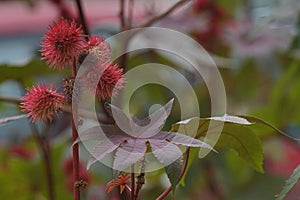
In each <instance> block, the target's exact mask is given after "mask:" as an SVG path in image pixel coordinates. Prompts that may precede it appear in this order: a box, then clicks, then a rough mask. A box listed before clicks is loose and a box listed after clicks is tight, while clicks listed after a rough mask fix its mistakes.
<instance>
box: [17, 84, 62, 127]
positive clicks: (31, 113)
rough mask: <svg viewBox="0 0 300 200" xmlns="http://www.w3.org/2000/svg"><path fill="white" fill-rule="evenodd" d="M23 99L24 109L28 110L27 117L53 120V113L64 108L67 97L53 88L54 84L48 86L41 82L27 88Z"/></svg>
mask: <svg viewBox="0 0 300 200" xmlns="http://www.w3.org/2000/svg"><path fill="white" fill-rule="evenodd" d="M21 101H22V102H21V109H22V111H23V112H27V117H29V118H30V120H31V121H32V122H36V121H37V120H42V121H43V122H46V121H50V122H51V121H52V120H53V115H54V114H56V113H58V112H60V111H61V109H62V108H63V105H64V102H65V98H64V96H63V95H62V94H60V93H58V92H57V91H56V90H54V89H53V85H52V86H46V85H45V84H43V83H41V84H36V85H34V86H33V87H32V88H30V89H27V93H26V95H25V96H23V97H22V98H21Z"/></svg>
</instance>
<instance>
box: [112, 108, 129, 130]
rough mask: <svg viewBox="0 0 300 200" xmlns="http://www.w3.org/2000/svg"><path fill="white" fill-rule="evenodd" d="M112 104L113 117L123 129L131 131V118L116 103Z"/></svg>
mask: <svg viewBox="0 0 300 200" xmlns="http://www.w3.org/2000/svg"><path fill="white" fill-rule="evenodd" d="M110 106H111V111H112V114H113V118H114V120H115V121H116V124H117V125H118V127H119V128H120V129H121V130H123V131H124V132H125V133H131V131H132V127H131V123H130V119H129V118H128V117H127V115H126V114H125V113H124V112H123V111H122V110H121V109H120V108H118V107H116V106H114V105H110Z"/></svg>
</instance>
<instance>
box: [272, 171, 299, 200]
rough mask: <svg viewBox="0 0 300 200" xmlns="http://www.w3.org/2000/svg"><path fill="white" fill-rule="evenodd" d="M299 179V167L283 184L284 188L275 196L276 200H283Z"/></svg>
mask: <svg viewBox="0 0 300 200" xmlns="http://www.w3.org/2000/svg"><path fill="white" fill-rule="evenodd" d="M299 179H300V165H299V166H298V167H297V168H296V169H294V171H293V173H292V175H291V176H290V178H289V179H288V180H286V182H285V186H284V187H283V189H282V191H281V192H280V194H278V195H276V200H283V199H284V197H285V196H286V195H287V193H288V192H289V191H290V190H291V189H292V188H293V187H294V185H296V183H297V182H298V180H299Z"/></svg>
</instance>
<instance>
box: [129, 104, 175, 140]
mask: <svg viewBox="0 0 300 200" xmlns="http://www.w3.org/2000/svg"><path fill="white" fill-rule="evenodd" d="M173 102H174V99H171V100H170V101H169V102H168V103H167V104H166V105H165V106H163V107H161V108H159V109H158V110H156V111H154V112H153V113H151V114H150V115H149V116H148V117H147V118H145V119H143V120H139V119H137V118H136V117H132V118H131V120H132V132H133V133H134V136H136V137H139V138H141V137H143V138H146V137H151V136H153V135H155V134H156V133H158V132H159V131H160V130H161V129H162V127H163V126H164V124H165V121H166V119H167V118H168V116H169V115H170V113H171V110H172V105H173Z"/></svg>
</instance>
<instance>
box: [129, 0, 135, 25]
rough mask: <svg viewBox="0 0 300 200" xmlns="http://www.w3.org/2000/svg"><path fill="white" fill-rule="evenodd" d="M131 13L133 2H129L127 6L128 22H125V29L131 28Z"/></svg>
mask: <svg viewBox="0 0 300 200" xmlns="http://www.w3.org/2000/svg"><path fill="white" fill-rule="evenodd" d="M133 11H134V0H129V4H128V22H127V28H128V29H131V28H132V20H133Z"/></svg>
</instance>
